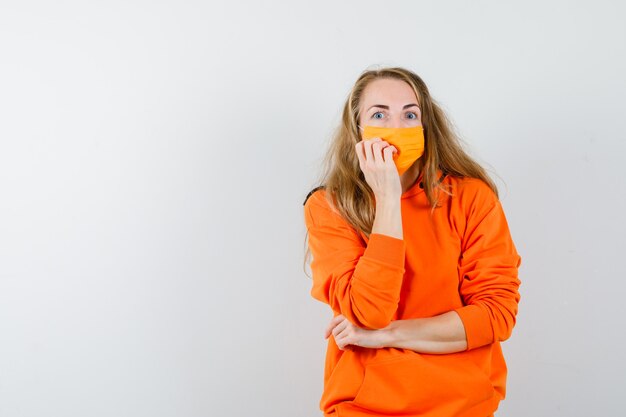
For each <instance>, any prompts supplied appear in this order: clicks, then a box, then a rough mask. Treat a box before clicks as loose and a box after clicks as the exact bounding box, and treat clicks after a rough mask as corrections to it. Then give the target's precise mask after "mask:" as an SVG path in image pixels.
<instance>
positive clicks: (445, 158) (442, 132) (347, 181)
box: [304, 67, 498, 273]
mask: <svg viewBox="0 0 626 417" xmlns="http://www.w3.org/2000/svg"><path fill="white" fill-rule="evenodd" d="M381 78H393V79H397V80H401V81H404V82H406V83H407V84H408V85H409V86H410V87H411V88H412V89H413V91H414V92H415V95H416V97H417V99H418V105H419V106H420V109H421V114H422V125H423V127H424V139H425V147H424V155H423V156H422V157H421V158H420V159H418V161H417V162H416V163H418V164H419V171H420V175H422V181H421V182H422V185H423V188H424V192H425V194H426V197H427V199H428V202H429V204H430V206H431V212H432V211H433V210H434V209H435V208H436V207H437V206H438V200H439V192H440V191H443V192H445V193H447V194H450V192H449V191H448V190H446V189H445V187H444V186H443V185H442V184H440V181H439V179H438V178H436V176H437V170H438V169H439V170H441V171H442V173H443V175H453V176H457V177H471V178H478V179H481V180H483V181H484V182H485V183H486V184H487V185H488V186H489V187H490V188H491V189H492V190H493V192H494V193H495V194H496V196H498V189H497V187H496V184H495V183H494V182H493V181H492V180H491V178H490V177H489V175H488V174H487V172H486V171H485V169H484V168H483V167H482V166H480V164H478V163H477V162H476V161H474V160H473V159H472V158H471V157H470V156H469V155H468V154H467V153H466V152H465V151H464V149H463V147H462V145H461V140H460V138H459V137H458V135H457V134H456V133H455V131H454V129H453V127H452V123H451V122H450V120H449V119H448V118H447V117H446V115H445V113H444V111H443V110H442V109H441V107H440V106H439V105H438V104H437V102H436V101H435V100H434V99H433V98H432V97H431V96H430V92H429V91H428V87H426V84H425V83H424V81H423V80H422V79H421V78H420V77H419V76H418V75H417V74H415V73H413V72H412V71H409V70H407V69H405V68H400V67H391V68H382V69H377V70H367V71H364V72H363V73H362V74H361V75H360V76H359V78H358V79H357V80H356V82H355V84H354V86H353V87H352V91H350V95H349V96H348V98H347V100H346V102H345V105H344V107H343V114H342V119H341V123H340V125H339V126H338V128H337V130H336V131H335V133H334V135H333V138H332V141H331V145H330V147H329V149H328V151H327V153H326V155H325V157H324V161H323V165H324V169H323V171H322V175H321V177H320V179H319V184H320V185H319V186H317V187H315V188H314V189H313V190H312V191H311V192H310V193H309V195H308V196H307V199H308V197H309V196H310V195H311V194H312V193H313V191H315V190H317V189H318V188H324V189H325V191H326V192H325V195H326V200H327V201H328V203H329V205H330V206H331V207H332V208H334V209H335V210H337V211H338V212H339V213H340V214H341V215H342V217H343V218H344V219H345V220H346V221H347V222H348V223H349V224H350V225H351V226H352V227H353V228H354V229H355V230H356V231H357V232H358V233H359V234H361V233H362V234H364V235H366V236H368V237H369V235H370V233H371V231H372V226H373V223H374V217H375V200H374V194H373V191H372V189H371V188H370V186H369V185H368V184H367V182H366V181H365V176H364V175H363V172H362V171H361V169H360V167H359V160H358V157H357V155H356V150H355V145H356V143H358V142H360V141H361V137H360V134H359V131H358V127H357V124H358V121H359V118H360V107H361V106H360V105H361V97H362V95H363V91H364V90H365V87H367V86H368V85H369V83H371V82H372V81H374V80H377V79H381ZM305 203H306V200H305ZM307 238H308V231H307V234H306V236H305V247H306V252H305V260H304V261H305V264H306V263H308V258H309V254H310V249H309V247H308V243H307ZM305 273H306V271H305Z"/></svg>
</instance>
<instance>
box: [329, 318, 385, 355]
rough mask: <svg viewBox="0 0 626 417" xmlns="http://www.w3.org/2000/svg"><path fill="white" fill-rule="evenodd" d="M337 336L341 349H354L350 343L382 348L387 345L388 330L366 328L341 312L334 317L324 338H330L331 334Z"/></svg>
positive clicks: (336, 340)
mask: <svg viewBox="0 0 626 417" xmlns="http://www.w3.org/2000/svg"><path fill="white" fill-rule="evenodd" d="M331 334H332V335H333V337H334V338H335V343H337V346H338V347H339V349H341V350H344V348H346V349H348V350H352V349H351V348H350V346H348V345H355V346H361V347H366V348H382V347H385V344H384V343H385V335H386V332H385V331H384V330H383V329H380V330H365V329H361V328H360V327H357V326H355V325H353V324H352V323H350V321H348V319H347V318H345V317H344V316H343V315H341V314H339V315H338V316H335V317H333V319H332V320H331V321H330V324H329V325H328V327H327V328H326V331H325V332H324V339H328V338H329V337H330V335H331Z"/></svg>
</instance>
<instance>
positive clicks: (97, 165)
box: [0, 0, 626, 417]
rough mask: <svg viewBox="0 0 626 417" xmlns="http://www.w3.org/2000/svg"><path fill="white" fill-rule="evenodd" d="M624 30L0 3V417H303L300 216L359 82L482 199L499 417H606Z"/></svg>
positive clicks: (603, 25) (316, 348)
mask: <svg viewBox="0 0 626 417" xmlns="http://www.w3.org/2000/svg"><path fill="white" fill-rule="evenodd" d="M625 12H626V7H624V5H623V3H621V2H618V1H614V2H610V1H597V0H596V1H593V2H592V1H577V2H566V1H541V2H529V1H525V2H516V3H515V4H513V2H496V1H489V2H487V1H473V2H460V1H459V2H416V1H389V2H383V1H319V0H318V1H315V2H306V3H304V2H301V3H297V2H287V1H284V2H277V1H273V2H272V1H264V2H252V1H250V2H247V3H241V2H229V3H227V4H226V3H222V2H220V3H211V2H206V1H205V2H201V1H197V2H190V1H171V0H170V1H143V2H140V1H128V0H125V1H106V2H105V1H101V2H95V1H90V2H78V1H75V2H70V1H59V2H44V1H39V2H27V1H20V2H17V1H13V2H10V1H3V2H2V3H1V6H0V48H1V49H0V415H1V416H3V417H17V416H28V417H30V416H64V417H67V416H133V417H135V416H150V417H158V416H177V417H178V416H252V415H254V416H268V417H269V416H317V415H321V412H320V411H319V410H318V401H319V397H320V395H321V392H322V382H323V363H324V353H325V347H326V341H325V340H324V339H323V337H322V333H323V330H324V328H325V327H326V325H327V323H328V320H329V319H330V317H331V312H330V309H329V308H328V306H326V305H324V304H322V303H320V302H318V301H316V300H314V299H313V298H312V297H310V295H309V291H310V286H311V281H310V280H309V278H307V276H306V275H305V273H304V270H303V266H302V262H303V256H304V247H303V244H304V236H305V228H304V223H303V212H302V202H303V200H304V197H305V196H306V194H307V192H308V191H309V189H310V188H311V187H312V186H314V185H316V184H315V182H314V180H315V178H316V177H317V174H318V172H319V168H320V162H321V157H322V155H323V153H324V152H325V150H326V147H327V145H328V140H329V138H330V134H331V132H332V130H333V129H334V127H335V126H336V124H337V123H338V122H339V114H340V110H341V106H342V104H343V102H344V100H345V98H346V95H347V94H348V92H349V90H350V88H351V86H352V84H353V83H354V81H355V80H356V78H357V77H358V75H359V74H360V73H361V71H363V70H365V69H367V68H369V67H372V66H375V65H378V66H382V65H400V66H405V67H407V68H410V69H412V70H414V71H415V72H416V73H418V74H419V75H420V76H422V77H423V79H424V80H425V81H426V83H427V85H428V86H429V88H430V91H431V93H432V95H433V96H434V98H435V99H436V100H438V101H439V102H440V103H441V104H442V105H443V106H444V109H445V110H446V111H447V112H448V114H449V115H450V117H451V118H452V120H453V121H454V123H455V124H456V126H457V129H458V130H459V132H460V133H461V135H462V137H463V138H464V140H465V142H466V143H467V149H468V151H470V153H471V154H472V155H474V156H475V157H476V158H477V159H478V160H479V161H480V162H481V163H483V164H485V166H486V167H487V168H488V170H489V172H490V173H492V174H493V175H494V178H495V179H496V180H497V183H498V185H499V187H500V190H501V199H502V202H503V205H504V207H505V211H506V214H507V218H508V220H509V225H510V228H511V232H512V235H513V238H514V241H515V243H516V246H517V248H518V251H519V252H520V254H521V255H522V267H521V269H520V279H521V280H522V286H521V287H520V293H521V297H522V298H521V301H520V306H519V314H518V317H517V325H516V327H515V329H514V332H513V335H512V336H511V338H510V339H509V340H507V341H505V342H503V345H502V346H503V349H504V351H505V357H506V359H507V364H508V368H509V377H508V386H507V398H506V399H505V400H504V401H503V402H502V403H501V404H500V408H499V410H498V412H497V413H496V415H500V416H507V417H518V416H519V417H522V416H524V417H525V416H568V417H573V416H581V417H582V416H586V417H588V416H592V415H593V416H603V417H608V416H621V415H623V413H624V410H623V408H622V403H623V394H624V386H625V385H626V377H625V374H626V361H625V360H624V359H623V354H624V349H625V347H626V346H625V340H624V339H625V335H624V327H625V326H624V317H625V313H626V311H625V307H624V290H625V289H626V285H625V284H624V280H625V278H624V277H625V275H624V270H623V267H622V265H623V262H624V258H625V255H624V249H625V248H626V244H625V238H624V236H625V235H626V221H625V220H624V217H623V216H624V213H625V211H626V192H625V190H624V187H625V185H626V181H625V175H624V170H623V160H624V157H625V154H626V145H625V143H626V142H625V140H626V137H625V136H626V135H625V132H626V126H625V123H626V118H625V117H624V113H625V112H624V110H625V107H626V106H625V105H624V97H625V93H626V82H625V79H626V77H625V74H626V58H625V49H626V48H625V45H624V39H626V29H625V25H624V15H625Z"/></svg>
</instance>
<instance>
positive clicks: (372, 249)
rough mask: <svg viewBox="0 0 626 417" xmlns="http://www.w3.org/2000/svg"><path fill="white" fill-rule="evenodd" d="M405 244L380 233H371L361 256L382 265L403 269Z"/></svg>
mask: <svg viewBox="0 0 626 417" xmlns="http://www.w3.org/2000/svg"><path fill="white" fill-rule="evenodd" d="M405 253H406V244H405V242H404V240H403V239H398V238H396V237H392V236H389V235H383V234H380V233H371V234H370V237H369V241H368V243H367V247H366V248H365V251H364V252H363V256H364V257H366V258H369V259H371V260H374V261H378V262H380V263H383V264H387V265H391V266H395V267H398V268H401V269H404V261H405Z"/></svg>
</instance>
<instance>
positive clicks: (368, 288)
mask: <svg viewBox="0 0 626 417" xmlns="http://www.w3.org/2000/svg"><path fill="white" fill-rule="evenodd" d="M438 174H439V175H438V178H440V180H441V181H442V182H443V183H444V184H448V185H451V186H452V187H453V193H454V195H453V196H448V195H447V194H445V193H441V197H440V201H441V202H442V203H441V207H440V208H437V209H435V211H434V212H433V214H432V216H431V214H430V206H429V204H428V201H427V199H426V193H425V192H424V190H423V189H422V188H421V183H420V181H421V176H420V178H418V180H417V181H416V183H415V184H414V185H413V186H412V187H411V188H410V189H408V190H407V191H406V192H405V193H404V194H403V195H402V199H401V206H402V225H403V235H404V239H397V238H394V237H391V236H388V235H384V234H378V233H372V234H371V235H370V237H369V240H368V239H367V237H366V236H365V235H364V234H362V233H361V234H359V233H357V232H356V231H355V230H354V229H353V228H352V227H351V226H350V225H349V224H348V223H347V222H346V221H345V220H344V219H343V217H341V216H340V215H339V214H338V213H336V212H334V211H332V210H331V209H330V207H329V205H328V203H327V202H326V200H325V195H324V193H325V190H324V189H318V190H315V191H314V192H313V193H311V194H310V196H309V197H308V199H307V200H306V201H305V204H304V217H305V223H306V227H307V229H308V233H309V247H310V249H311V254H312V256H313V260H312V262H311V270H312V273H313V286H312V289H311V295H312V296H313V297H314V298H315V299H317V300H319V301H322V302H324V303H326V304H328V305H329V306H330V307H331V309H332V311H333V314H334V315H338V314H340V313H341V314H343V315H344V316H345V317H346V318H347V319H348V320H349V321H350V322H351V323H353V324H354V325H356V326H358V327H361V328H365V329H379V328H383V327H386V326H387V325H388V324H389V323H390V321H392V320H403V319H411V318H422V317H432V316H436V315H439V314H443V313H445V312H448V311H451V310H454V311H456V312H457V313H458V314H459V316H460V318H461V320H462V322H463V324H464V326H465V333H466V337H467V345H468V347H467V350H465V351H462V352H455V353H450V354H426V353H420V352H416V351H413V350H410V349H399V348H392V347H385V348H380V349H370V348H363V347H360V346H352V348H353V350H340V349H339V348H338V347H337V344H336V343H335V340H334V337H332V335H331V337H329V338H328V346H327V352H326V366H325V371H324V391H323V393H322V397H321V400H320V403H319V406H320V409H321V410H322V411H323V412H324V415H325V416H331V415H332V416H337V417H361V416H370V417H371V416H380V415H385V416H403V417H409V416H421V417H488V416H490V415H492V413H493V412H494V411H495V410H496V409H497V408H498V404H499V402H500V400H502V399H504V398H505V393H506V376H507V367H506V363H505V360H504V356H503V354H502V350H501V347H500V342H501V341H504V340H506V339H507V338H508V337H509V336H510V335H511V331H512V329H513V327H514V325H515V321H516V315H517V309H518V303H519V300H520V295H519V292H518V288H519V286H520V284H521V282H520V280H519V279H518V267H519V265H520V264H521V257H520V256H519V255H518V253H517V251H516V249H515V245H514V244H513V241H512V239H511V235H510V232H509V228H508V224H507V221H506V218H505V215H504V212H503V209H502V206H501V204H500V201H499V200H498V198H497V197H496V195H495V194H494V193H493V191H492V190H491V189H490V188H489V187H488V186H487V185H486V184H485V183H484V182H483V181H481V180H478V179H475V178H458V177H453V176H450V175H447V176H444V177H443V178H441V171H439V173H438Z"/></svg>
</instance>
